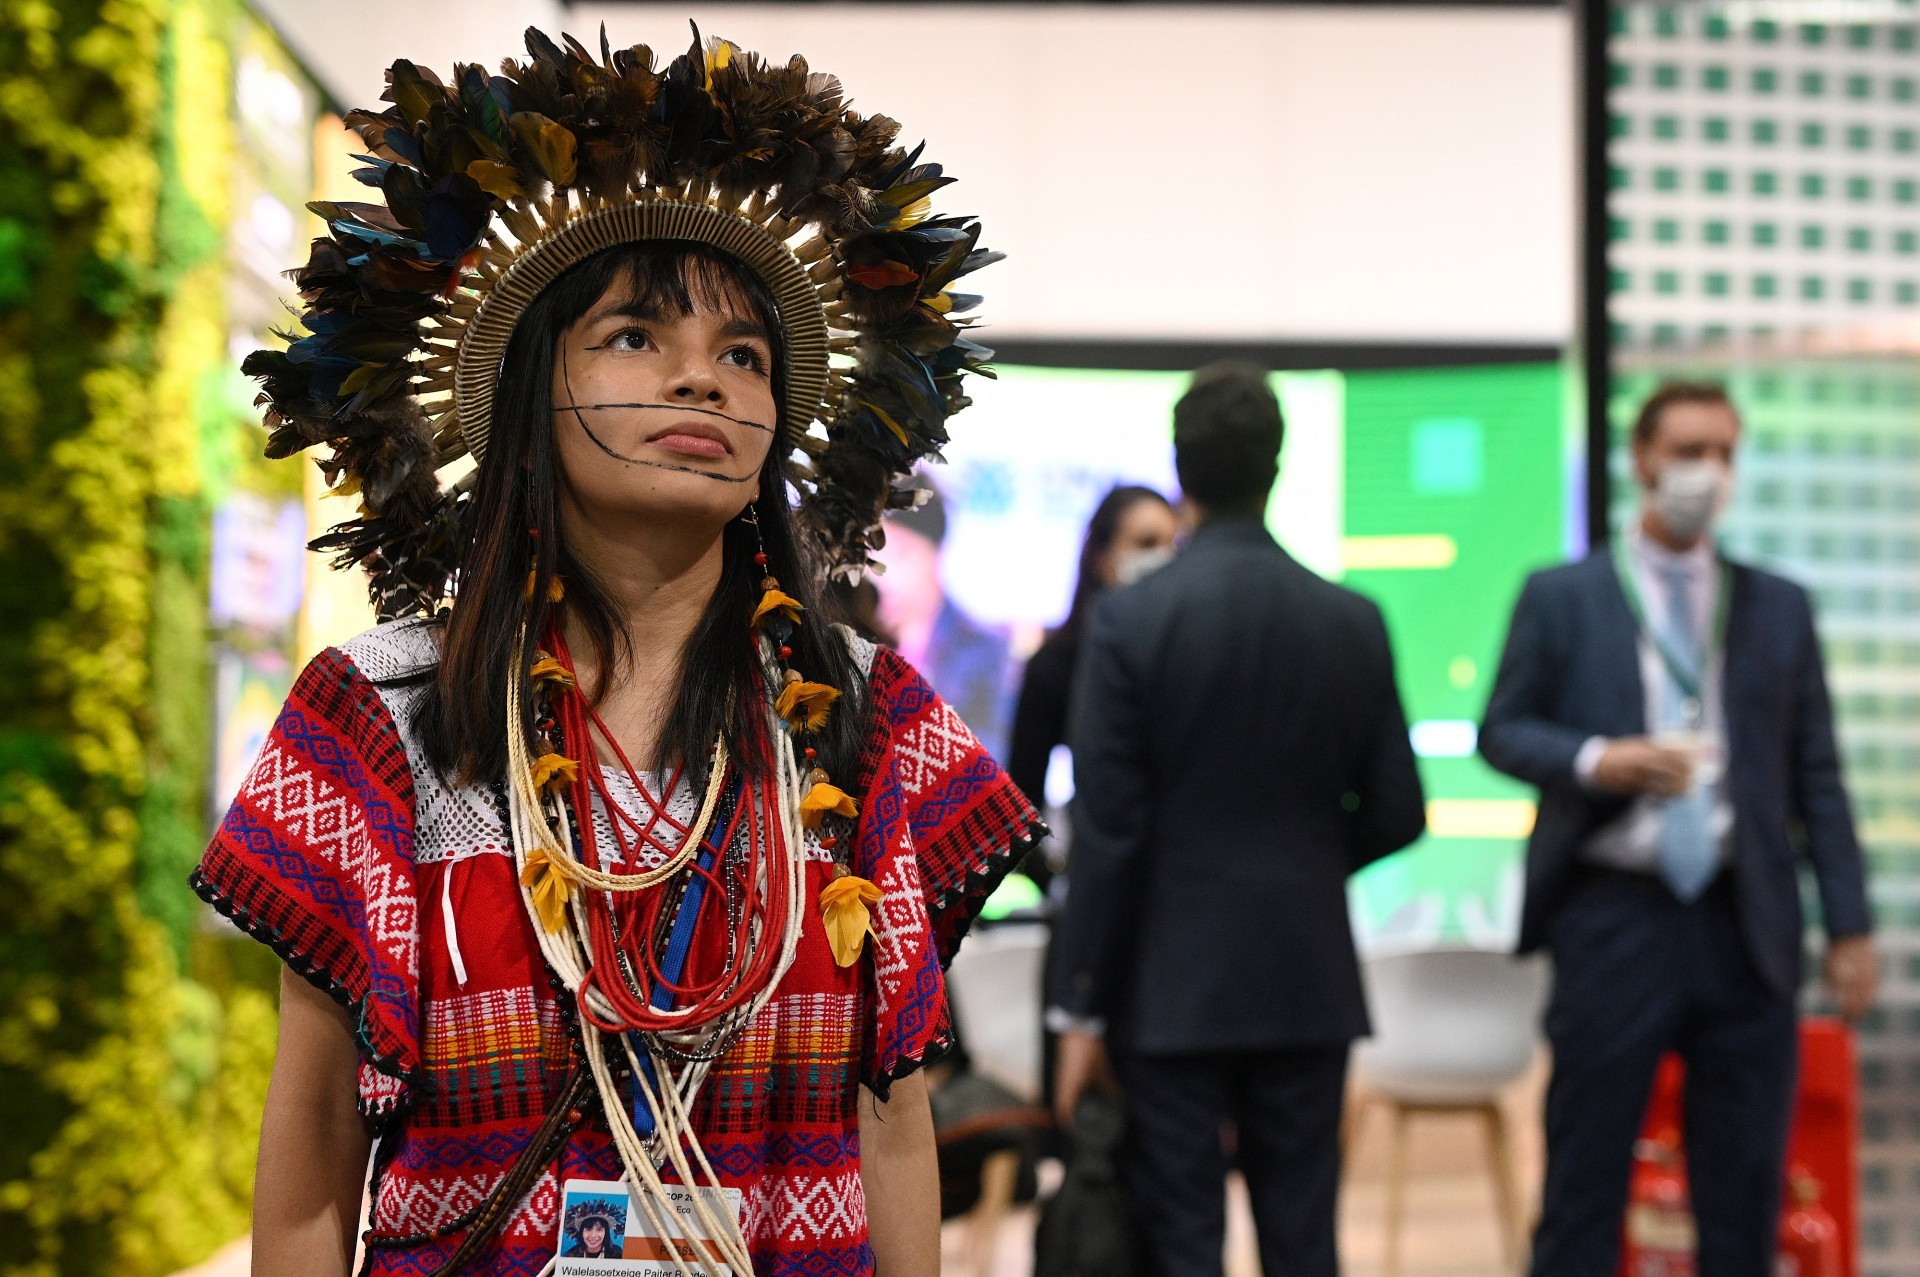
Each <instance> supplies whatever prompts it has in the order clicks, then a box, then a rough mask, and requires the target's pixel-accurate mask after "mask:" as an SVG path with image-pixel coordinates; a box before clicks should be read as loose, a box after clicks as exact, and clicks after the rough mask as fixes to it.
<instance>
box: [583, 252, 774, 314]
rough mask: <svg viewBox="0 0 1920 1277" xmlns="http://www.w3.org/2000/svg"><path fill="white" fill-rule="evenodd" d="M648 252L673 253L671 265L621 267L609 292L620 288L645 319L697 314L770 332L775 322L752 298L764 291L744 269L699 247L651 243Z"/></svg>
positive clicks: (759, 299) (757, 279) (756, 280)
mask: <svg viewBox="0 0 1920 1277" xmlns="http://www.w3.org/2000/svg"><path fill="white" fill-rule="evenodd" d="M648 247H658V248H661V249H670V250H677V251H674V252H673V258H672V260H671V261H650V262H631V263H626V264H625V269H624V271H623V273H622V275H621V277H620V278H618V279H616V280H615V281H614V283H613V284H612V285H611V286H610V287H609V290H608V291H610V292H611V291H616V290H618V289H621V288H625V289H626V290H627V296H626V298H625V300H626V302H627V304H629V305H631V306H634V307H637V308H638V309H639V310H641V311H642V312H644V313H646V314H650V315H660V316H668V315H671V316H676V317H680V318H685V317H687V316H690V315H693V314H696V313H699V312H701V311H706V312H717V313H719V314H723V315H731V316H733V317H735V318H738V319H753V320H758V321H759V322H760V324H761V325H762V326H764V327H765V328H766V329H767V331H768V332H769V333H772V332H773V330H774V323H775V317H774V316H773V315H771V314H768V313H766V311H765V310H764V308H763V306H762V303H761V298H760V296H756V293H758V294H761V295H764V294H765V292H766V285H765V284H764V283H762V282H761V281H760V279H759V277H758V276H756V275H754V274H752V272H751V271H749V270H748V268H747V267H746V266H745V265H744V264H742V263H741V262H739V261H736V260H735V259H733V258H731V257H727V256H724V255H722V254H720V253H719V252H718V251H717V250H714V249H711V248H708V247H707V246H706V245H704V244H694V243H691V242H686V243H684V244H683V242H682V241H669V242H666V243H658V242H657V241H656V244H654V245H648ZM749 281H751V282H749ZM754 285H758V288H756V287H755V286H754ZM604 295H605V294H602V296H603V297H604ZM599 300H601V299H600V298H596V299H595V301H599Z"/></svg>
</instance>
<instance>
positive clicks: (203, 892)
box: [187, 868, 419, 1130]
mask: <svg viewBox="0 0 1920 1277" xmlns="http://www.w3.org/2000/svg"><path fill="white" fill-rule="evenodd" d="M187 885H188V886H189V887H191V888H193V894H194V895H196V896H198V897H200V898H201V899H202V900H204V901H206V902H207V903H208V904H209V905H211V906H212V907H213V909H214V911H215V912H216V913H218V914H219V915H220V916H221V917H223V918H225V919H227V920H228V921H229V922H231V923H233V925H234V926H236V927H238V928H239V929H240V930H241V931H242V932H244V933H246V934H247V935H248V936H251V937H252V938H253V939H255V940H258V941H259V942H260V943H261V944H264V945H266V946H267V948H269V949H271V950H273V952H274V953H275V954H277V955H279V958H280V960H281V961H282V962H284V963H286V964H287V967H288V969H289V970H291V971H292V972H293V973H294V974H295V975H298V976H299V977H300V978H301V979H303V980H305V981H306V982H307V983H308V984H311V985H312V986H313V987H314V988H316V989H318V990H320V991H321V992H322V993H324V994H326V995H327V996H328V997H330V998H332V999H333V1000H334V1001H335V1002H336V1003H338V1004H339V1005H340V1008H341V1009H342V1010H344V1011H345V1012H346V1013H347V1015H348V1018H350V1019H351V1020H352V1021H353V1037H354V1042H355V1043H356V1044H357V1045H358V1046H359V1049H360V1055H361V1058H363V1059H364V1060H365V1061H366V1062H367V1063H368V1064H370V1065H372V1066H373V1068H374V1069H375V1070H377V1071H378V1072H380V1073H384V1074H385V1075H387V1076H388V1077H390V1078H393V1079H394V1080H395V1081H397V1082H399V1083H400V1085H401V1087H402V1090H401V1092H400V1094H399V1095H398V1096H395V1097H394V1098H393V1099H391V1100H379V1101H375V1102H373V1103H371V1104H369V1103H366V1102H365V1101H362V1102H361V1103H360V1104H359V1105H358V1107H359V1109H360V1115H361V1116H362V1117H365V1118H366V1119H367V1120H369V1121H371V1122H373V1123H375V1124H376V1127H377V1128H378V1129H380V1130H384V1129H385V1128H386V1127H387V1126H389V1125H391V1124H392V1123H393V1122H395V1121H396V1120H397V1119H398V1118H400V1117H402V1116H404V1115H405V1114H406V1113H407V1111H408V1110H410V1109H411V1108H412V1107H413V1090H414V1086H415V1085H416V1084H417V1082H418V1080H419V1072H418V1070H414V1071H409V1070H407V1069H405V1068H403V1067H401V1064H400V1057H399V1054H398V1053H397V1052H388V1051H382V1050H380V1049H379V1048H378V1047H376V1046H375V1045H374V1043H373V1032H372V1024H373V1021H374V1017H373V1007H372V1000H371V995H370V992H369V993H366V994H361V995H360V996H358V997H355V996H354V995H353V993H352V992H351V991H349V990H348V988H347V987H346V986H345V985H344V984H342V983H340V982H339V981H337V980H335V979H333V978H332V977H331V976H329V975H328V974H327V973H326V972H325V971H323V970H322V969H321V968H320V966H319V965H318V964H317V963H316V962H314V960H313V959H312V958H311V957H310V956H309V955H307V954H305V953H303V952H301V951H300V949H299V948H298V947H297V946H296V945H294V944H293V943H292V942H291V941H289V940H287V939H285V938H284V937H283V936H282V935H281V934H280V933H279V932H278V931H277V930H275V929H274V927H273V925H272V924H271V923H269V922H267V921H266V920H265V919H263V918H258V917H255V916H254V915H253V914H252V913H250V912H249V911H248V910H247V909H246V908H245V907H244V906H243V905H241V904H240V903H239V902H238V901H236V900H235V899H234V898H233V897H232V896H230V895H228V894H227V892H226V891H225V890H224V889H223V888H221V887H220V886H219V885H218V884H216V883H215V882H214V881H213V880H212V879H210V878H208V877H207V875H206V874H205V873H204V872H203V871H201V870H200V869H198V868H196V869H195V870H194V871H193V872H192V873H191V874H189V875H188V876H187Z"/></svg>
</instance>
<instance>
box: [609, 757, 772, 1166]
mask: <svg viewBox="0 0 1920 1277" xmlns="http://www.w3.org/2000/svg"><path fill="white" fill-rule="evenodd" d="M745 788H746V786H745V777H744V775H740V776H735V777H734V780H733V787H732V788H731V789H730V790H728V792H727V796H726V797H725V798H724V799H722V800H721V804H720V811H719V814H718V816H716V817H715V819H714V822H713V831H714V834H719V840H718V841H717V842H716V841H715V840H714V837H713V834H709V835H708V837H707V841H706V842H705V843H703V844H702V845H701V847H700V856H699V860H698V862H697V863H698V864H699V866H700V868H701V869H702V870H707V871H711V870H712V869H713V866H714V863H715V862H716V861H717V860H718V859H719V858H720V857H721V856H724V855H725V854H726V850H727V848H728V847H729V846H731V845H732V844H733V838H734V834H735V833H736V832H737V826H736V823H735V822H736V821H737V820H738V818H739V815H740V805H741V801H740V800H741V798H742V796H743V794H744V791H745ZM723 830H724V831H725V832H724V833H722V832H721V831H723ZM706 895H707V880H706V876H705V874H703V873H695V874H694V875H693V877H692V879H691V880H690V881H689V882H688V883H687V890H686V894H685V895H684V896H682V897H681V899H680V910H679V912H678V913H676V914H675V915H674V918H673V926H672V927H671V928H670V929H669V930H668V932H667V948H666V952H664V953H662V954H661V955H660V975H661V981H660V983H659V984H657V985H655V986H654V990H653V998H652V1002H653V1006H654V1009H655V1010H659V1011H664V1010H666V1009H667V1008H668V1007H671V1006H672V1005H673V990H672V989H671V988H669V987H668V986H669V985H673V984H678V983H680V973H681V972H682V971H684V970H685V969H686V965H687V954H688V952H689V951H690V950H691V949H692V948H693V928H694V925H695V924H696V923H697V922H698V921H699V920H700V906H701V905H703V904H704V903H706ZM635 1046H636V1047H638V1048H639V1049H638V1050H637V1051H636V1052H635V1054H636V1055H637V1056H638V1057H639V1060H640V1068H641V1069H642V1070H643V1071H644V1072H645V1073H646V1075H647V1083H648V1085H650V1086H652V1087H654V1088H655V1089H656V1090H657V1089H658V1088H659V1085H660V1079H659V1078H658V1077H657V1076H655V1074H654V1069H653V1057H652V1056H651V1055H650V1054H649V1053H648V1052H647V1049H646V1045H645V1043H644V1042H643V1041H641V1040H640V1039H638V1038H636V1039H635ZM633 1129H634V1130H635V1131H636V1132H638V1133H639V1135H640V1138H641V1139H646V1138H647V1137H648V1136H650V1135H652V1134H653V1114H652V1112H650V1111H649V1110H648V1108H647V1105H646V1100H645V1098H644V1097H643V1096H642V1094H641V1089H640V1087H639V1085H637V1084H636V1085H635V1086H634V1088H633Z"/></svg>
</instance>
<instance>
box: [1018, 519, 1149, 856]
mask: <svg viewBox="0 0 1920 1277" xmlns="http://www.w3.org/2000/svg"><path fill="white" fill-rule="evenodd" d="M1179 530H1180V520H1179V517H1178V516H1177V515H1175V513H1174V511H1173V507H1172V506H1171V505H1170V504H1168V502H1167V499H1166V498H1165V497H1163V496H1161V495H1160V494H1159V493H1158V492H1155V491H1154V490H1153V489H1152V488H1145V487H1141V486H1140V485H1138V484H1132V483H1128V484H1119V485H1117V486H1115V487H1113V488H1110V489H1108V491H1107V495H1106V496H1104V497H1102V498H1100V504H1099V505H1097V506H1095V507H1094V511H1093V517H1092V518H1091V519H1089V520H1088V521H1087V532H1086V537H1085V539H1084V540H1083V541H1082V542H1081V546H1080V575H1079V579H1078V580H1077V581H1076V582H1075V583H1074V587H1073V604H1072V606H1071V607H1069V608H1068V609H1067V619H1066V620H1065V621H1063V622H1061V623H1060V625H1059V626H1058V627H1057V628H1056V629H1053V630H1050V631H1049V632H1048V633H1047V637H1046V640H1045V641H1044V642H1043V643H1041V644H1040V647H1039V650H1038V651H1036V652H1034V654H1033V657H1032V659H1030V660H1029V661H1028V662H1027V669H1026V674H1025V675H1024V677H1023V679H1022V682H1021V684H1020V703H1019V707H1018V709H1016V710H1015V712H1014V719H1013V741H1012V745H1011V748H1010V749H1009V750H1008V763H1007V772H1008V774H1009V775H1011V776H1012V777H1013V783H1014V784H1015V785H1018V786H1019V787H1020V791H1021V792H1022V793H1024V794H1025V795H1026V796H1027V801H1028V802H1030V803H1032V804H1033V805H1034V807H1035V808H1036V809H1039V808H1042V807H1044V806H1045V804H1046V788H1047V783H1046V782H1047V763H1048V761H1049V760H1050V759H1051V758H1052V757H1053V748H1054V746H1056V745H1063V744H1065V743H1066V740H1067V709H1068V707H1069V705H1070V704H1071V703H1072V690H1073V670H1074V666H1075V664H1076V663H1077V661H1078V657H1079V654H1080V636H1081V634H1082V633H1083V632H1084V631H1085V629H1086V624H1087V618H1088V617H1090V616H1091V615H1092V614H1093V605H1094V603H1095V602H1097V601H1098V600H1099V597H1100V596H1101V595H1102V594H1104V593H1105V592H1106V591H1107V590H1108V589H1110V588H1111V587H1113V586H1116V585H1131V584H1133V582H1135V581H1137V580H1139V579H1140V578H1141V577H1143V576H1145V575H1146V574H1147V573H1149V572H1151V571H1153V570H1154V569H1155V568H1157V567H1159V566H1160V565H1161V564H1163V563H1165V562H1166V561H1167V560H1168V559H1170V558H1172V557H1173V539H1174V536H1175V534H1177V533H1178V532H1179ZM1022 872H1024V873H1025V874H1026V875H1027V876H1028V877H1030V878H1032V879H1033V880H1034V882H1035V883H1037V884H1039V886H1040V887H1041V888H1042V889H1043V890H1044V889H1045V888H1046V885H1047V883H1048V881H1049V880H1051V879H1052V877H1053V871H1052V869H1051V868H1050V866H1049V865H1048V863H1047V860H1046V857H1045V854H1044V849H1042V848H1036V849H1035V850H1034V852H1033V853H1032V854H1031V855H1029V856H1028V857H1027V862H1026V864H1025V865H1024V866H1022Z"/></svg>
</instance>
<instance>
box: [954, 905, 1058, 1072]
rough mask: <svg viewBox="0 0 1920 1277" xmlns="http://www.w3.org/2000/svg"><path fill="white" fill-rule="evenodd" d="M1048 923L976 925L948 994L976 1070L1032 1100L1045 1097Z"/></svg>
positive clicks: (961, 953)
mask: <svg viewBox="0 0 1920 1277" xmlns="http://www.w3.org/2000/svg"><path fill="white" fill-rule="evenodd" d="M1046 952H1047V928H1046V924H1044V923H1038V922H1007V923H999V924H997V925H993V926H980V927H976V928H975V929H974V930H973V932H972V933H971V934H970V935H968V936H967V938H966V940H965V941H963V942H962V943H961V945H960V949H959V951H958V952H957V953H955V954H954V955H953V965H952V966H950V967H949V968H948V969H947V997H948V999H949V1001H950V1003H951V1005H952V1007H953V1018H954V1019H955V1020H956V1021H957V1022H958V1023H959V1025H960V1035H961V1037H962V1038H963V1039H964V1040H965V1042H966V1044H967V1057H968V1058H969V1059H970V1060H971V1061H972V1062H973V1070H974V1072H976V1073H981V1074H984V1075H986V1076H987V1077H990V1078H992V1079H993V1080H994V1081H996V1082H998V1083H1000V1085H1002V1086H1004V1087H1006V1088H1007V1089H1008V1090H1010V1091H1012V1092H1013V1093H1014V1094H1015V1095H1018V1096H1019V1097H1020V1098H1021V1099H1023V1100H1026V1101H1027V1102H1028V1103H1030V1104H1037V1103H1039V1102H1040V997H1041V992H1042V991H1041V988H1040V986H1041V984H1042V982H1043V979H1044V971H1043V968H1044V966H1045V962H1046Z"/></svg>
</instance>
